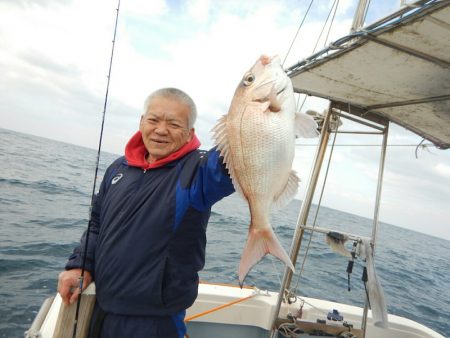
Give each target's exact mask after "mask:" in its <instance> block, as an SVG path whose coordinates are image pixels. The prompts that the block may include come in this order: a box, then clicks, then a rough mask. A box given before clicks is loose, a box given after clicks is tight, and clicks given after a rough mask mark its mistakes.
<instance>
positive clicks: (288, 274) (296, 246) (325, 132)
mask: <svg viewBox="0 0 450 338" xmlns="http://www.w3.org/2000/svg"><path fill="white" fill-rule="evenodd" d="M331 107H332V106H331V104H330V106H329V109H328V112H327V114H326V116H325V119H324V123H323V126H322V131H321V135H320V141H319V147H318V148H317V152H316V156H315V160H314V167H313V170H312V172H311V177H310V179H309V184H308V188H307V191H306V196H305V199H304V200H303V202H302V206H301V209H300V213H299V217H298V220H297V226H296V229H295V233H294V238H293V240H292V246H291V251H290V252H291V254H290V258H291V261H292V264H293V265H294V266H295V263H296V261H297V256H298V252H299V250H300V246H301V242H302V237H303V232H304V229H303V228H302V227H301V226H304V225H306V222H307V219H308V214H309V210H310V207H311V204H312V200H313V197H314V191H315V189H316V185H317V181H318V179H319V174H320V169H321V167H322V163H323V159H324V157H325V153H326V150H327V144H328V139H329V136H330V128H329V125H330V119H331V116H332V109H331ZM291 279H292V271H291V269H290V268H289V267H286V269H285V271H284V275H283V281H282V283H281V287H280V292H279V294H278V300H277V305H276V307H275V311H274V313H273V318H272V324H271V328H272V330H271V333H270V337H271V338H274V337H276V335H277V329H276V321H277V319H278V315H279V312H280V308H281V302H282V301H283V298H284V293H285V290H287V289H289V286H290V284H291Z"/></svg>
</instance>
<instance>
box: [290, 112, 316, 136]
mask: <svg viewBox="0 0 450 338" xmlns="http://www.w3.org/2000/svg"><path fill="white" fill-rule="evenodd" d="M317 128H318V125H317V123H316V121H314V119H313V118H312V117H311V116H309V115H306V114H302V113H296V114H295V136H297V137H303V138H313V137H317V136H318V135H319V132H318V131H317Z"/></svg>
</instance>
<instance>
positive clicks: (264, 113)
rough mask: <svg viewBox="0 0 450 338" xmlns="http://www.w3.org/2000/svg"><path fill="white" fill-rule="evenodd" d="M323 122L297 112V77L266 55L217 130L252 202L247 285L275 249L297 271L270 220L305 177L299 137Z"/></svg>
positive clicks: (244, 265) (312, 133)
mask: <svg viewBox="0 0 450 338" xmlns="http://www.w3.org/2000/svg"><path fill="white" fill-rule="evenodd" d="M317 127H318V126H317V123H316V122H315V121H314V119H313V118H312V117H310V116H308V115H306V114H299V113H296V102H295V97H294V90H293V86H292V82H291V80H290V79H289V77H288V76H287V75H286V73H285V71H284V70H283V67H282V65H281V62H280V58H279V57H278V56H273V57H269V56H266V55H262V56H261V57H260V58H259V59H258V60H257V61H256V63H255V64H254V65H253V67H251V68H250V70H249V71H247V72H246V73H245V74H244V76H243V78H242V80H241V81H240V82H239V85H238V86H237V88H236V91H235V93H234V96H233V99H232V101H231V104H230V108H229V110H228V113H227V114H226V115H224V116H223V117H221V118H220V119H219V120H218V122H217V124H216V125H215V126H214V128H213V129H212V132H213V139H214V144H215V146H216V147H217V150H218V151H219V152H220V154H221V156H223V161H224V164H225V166H226V168H227V169H228V172H229V175H230V177H231V180H232V182H233V185H234V188H235V190H236V192H238V193H239V194H240V195H241V196H242V197H244V199H245V200H246V201H247V202H248V206H249V209H250V225H249V228H248V237H247V242H246V245H245V248H244V250H243V253H242V255H241V261H240V263H239V270H238V277H239V285H240V286H241V287H242V286H243V283H244V280H245V277H246V276H247V274H248V272H249V271H250V270H251V268H252V267H253V266H254V265H255V264H257V263H258V262H259V261H260V260H261V259H262V258H263V257H264V256H265V255H267V254H271V255H273V256H275V257H277V258H278V259H280V260H281V261H282V262H284V263H285V264H286V265H287V266H289V268H290V269H292V271H294V266H293V264H292V262H291V259H290V257H289V256H288V254H287V253H286V251H285V250H284V249H283V247H282V245H281V244H280V241H279V240H278V238H277V236H276V234H275V232H274V231H273V229H272V226H271V224H270V213H271V211H272V210H275V209H279V208H282V207H284V206H286V205H287V204H288V203H289V202H290V201H291V200H292V198H293V197H294V196H295V194H296V193H297V190H298V185H299V182H300V179H299V177H298V176H297V174H296V172H295V171H294V170H292V162H293V159H294V153H295V139H296V137H317V136H318V131H317Z"/></svg>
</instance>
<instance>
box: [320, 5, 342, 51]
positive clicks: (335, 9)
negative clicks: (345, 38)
mask: <svg viewBox="0 0 450 338" xmlns="http://www.w3.org/2000/svg"><path fill="white" fill-rule="evenodd" d="M338 6H339V0H337V3H336V7H335V8H334V13H333V17H332V18H331V22H330V27H328V32H327V36H326V38H325V41H324V43H323V46H324V47H325V46H326V44H327V41H328V37H329V36H330V32H331V27H332V26H333V23H334V18H335V17H336V12H337V9H338ZM331 9H333V7H331Z"/></svg>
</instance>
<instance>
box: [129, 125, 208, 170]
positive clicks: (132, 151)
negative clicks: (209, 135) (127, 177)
mask: <svg viewBox="0 0 450 338" xmlns="http://www.w3.org/2000/svg"><path fill="white" fill-rule="evenodd" d="M199 147H200V141H199V140H198V138H197V136H196V135H195V134H194V136H193V137H192V140H191V141H189V142H188V143H186V144H185V145H184V146H182V147H181V148H180V149H178V150H177V151H175V152H173V153H172V154H170V155H168V156H166V157H164V158H161V159H159V160H156V161H155V162H152V163H148V162H147V160H146V159H145V158H146V156H147V154H148V151H147V149H146V148H145V145H144V142H143V141H142V134H141V132H140V131H138V132H136V134H134V135H133V136H132V137H131V139H130V140H129V141H128V143H127V145H126V147H125V158H126V160H127V162H128V165H130V166H133V167H138V168H141V169H144V170H147V169H153V168H159V167H162V166H164V165H166V164H168V163H170V162H173V161H175V160H178V159H179V158H181V157H183V156H184V155H186V154H188V153H190V152H192V151H194V150H196V149H198V148H199Z"/></svg>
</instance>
